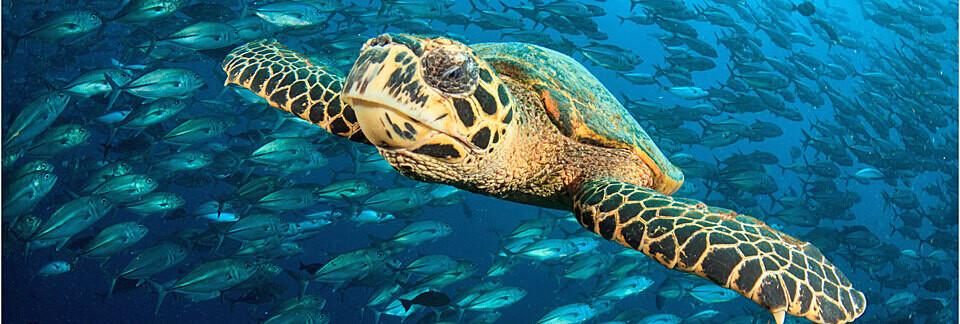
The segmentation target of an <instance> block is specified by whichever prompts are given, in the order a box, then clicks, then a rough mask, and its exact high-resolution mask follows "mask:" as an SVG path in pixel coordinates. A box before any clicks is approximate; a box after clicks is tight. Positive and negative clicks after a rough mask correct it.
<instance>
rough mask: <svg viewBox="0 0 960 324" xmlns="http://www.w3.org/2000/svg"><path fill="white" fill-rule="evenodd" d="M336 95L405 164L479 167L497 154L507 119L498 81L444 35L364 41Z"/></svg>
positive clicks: (507, 96)
mask: <svg viewBox="0 0 960 324" xmlns="http://www.w3.org/2000/svg"><path fill="white" fill-rule="evenodd" d="M342 95H343V98H344V101H345V102H346V103H347V104H349V105H350V106H352V107H356V113H357V119H358V121H359V123H360V126H361V128H362V129H364V130H365V131H364V135H366V136H367V138H368V139H369V140H370V142H371V143H373V144H374V145H376V146H378V147H379V148H380V149H382V150H384V151H389V152H393V153H397V154H402V155H404V156H405V157H406V162H405V163H413V164H417V163H421V164H433V163H443V164H448V165H449V164H454V165H471V164H477V163H478V162H479V161H482V160H484V159H485V158H486V157H487V156H489V155H491V154H493V152H495V151H496V149H497V146H498V145H497V144H498V143H499V142H502V140H501V138H502V137H504V136H508V135H507V133H508V128H509V126H510V125H511V121H512V120H513V119H512V109H513V99H512V95H511V93H510V92H509V88H508V87H507V85H506V84H505V83H504V82H503V80H501V79H500V78H499V77H497V75H496V72H495V71H494V70H493V69H492V67H491V66H490V65H489V64H487V63H486V62H484V61H483V60H482V59H480V58H479V57H478V56H477V55H475V54H474V53H473V50H472V49H470V47H467V46H466V45H463V44H461V43H459V42H456V41H452V40H449V39H445V38H434V39H426V38H418V37H414V36H408V35H381V36H378V37H376V38H374V39H371V40H369V41H368V42H367V43H366V45H365V46H364V47H363V49H362V50H361V53H360V57H359V58H358V59H357V62H356V63H355V64H354V67H353V69H352V70H351V71H350V74H349V75H348V77H347V79H346V81H345V83H344V87H343V94H342ZM494 138H496V141H494V140H492V139H494ZM418 161H419V162H418ZM417 169H418V168H416V167H414V166H408V167H404V168H402V170H401V171H403V170H417ZM409 172H415V171H409ZM428 178H430V179H432V180H439V181H442V180H444V179H435V178H436V177H428ZM446 180H452V179H446Z"/></svg>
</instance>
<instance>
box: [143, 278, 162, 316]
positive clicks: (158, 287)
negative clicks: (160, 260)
mask: <svg viewBox="0 0 960 324" xmlns="http://www.w3.org/2000/svg"><path fill="white" fill-rule="evenodd" d="M147 283H148V284H150V286H151V287H153V289H154V290H156V291H157V306H155V307H154V308H153V314H154V315H157V314H160V305H162V304H163V299H164V298H166V297H167V289H166V288H163V286H162V285H160V284H158V283H157V282H155V281H153V280H147Z"/></svg>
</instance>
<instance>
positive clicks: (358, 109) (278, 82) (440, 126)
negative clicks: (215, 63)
mask: <svg viewBox="0 0 960 324" xmlns="http://www.w3.org/2000/svg"><path fill="white" fill-rule="evenodd" d="M222 67H223V70H224V71H225V72H226V75H227V77H226V81H225V84H226V85H230V84H234V85H239V86H242V87H244V88H247V89H249V90H250V91H252V92H253V93H256V94H257V95H259V96H260V97H262V98H264V99H266V100H267V102H269V104H270V105H271V106H273V107H275V108H278V109H281V110H284V111H287V112H290V113H292V114H294V115H296V116H298V117H299V118H301V119H304V120H306V121H309V122H310V123H313V124H315V125H317V126H320V127H322V128H324V129H325V130H327V131H328V132H330V133H332V134H335V135H339V136H342V137H346V138H348V139H350V140H353V141H356V142H360V143H366V144H370V145H374V146H376V147H377V149H378V151H379V152H380V154H381V155H382V156H383V158H384V159H386V160H387V161H388V162H389V163H390V164H391V165H393V166H394V168H396V169H397V170H398V171H399V172H400V173H401V174H403V175H405V176H407V177H410V178H413V179H416V180H420V181H427V182H434V183H443V184H448V185H452V186H455V187H457V188H461V189H464V190H469V191H472V192H475V193H480V194H485V195H489V196H494V197H498V198H501V199H506V200H510V201H515V202H520V203H525V204H531V205H537V206H542V207H548V208H554V209H563V210H571V211H573V213H574V214H575V216H576V218H577V220H578V221H579V223H580V224H581V225H582V226H583V227H584V228H586V229H588V230H590V231H592V232H594V233H597V234H599V235H600V236H602V237H603V238H605V239H607V240H613V241H616V242H617V243H620V244H622V245H624V246H626V247H629V248H632V249H636V250H639V251H641V252H643V253H644V254H646V255H647V256H649V257H651V258H653V259H654V260H656V261H657V262H659V263H660V264H662V265H664V266H666V267H667V268H670V269H674V270H679V271H683V272H688V273H692V274H695V275H697V276H700V277H704V278H707V279H709V280H711V281H713V282H714V283H716V284H718V285H720V286H723V287H725V288H729V289H732V290H735V291H737V292H738V293H740V294H742V295H743V296H746V297H747V298H750V299H751V300H753V301H754V302H756V303H758V304H760V305H761V306H763V307H765V308H767V309H769V310H770V312H771V313H772V314H773V316H774V318H775V320H776V322H777V323H782V322H783V318H784V314H785V313H789V314H791V315H795V316H801V317H805V318H807V319H809V320H811V321H814V322H817V323H846V322H849V321H853V320H854V319H856V318H857V317H859V316H860V315H861V314H863V312H864V310H865V309H866V299H865V298H864V295H863V293H861V292H860V291H857V290H855V289H854V288H853V286H852V284H851V282H850V281H849V280H848V279H847V278H846V276H844V275H843V273H841V272H840V270H838V269H837V267H836V266H834V265H833V264H831V263H830V261H828V260H827V259H826V258H825V257H824V256H823V254H821V252H820V250H818V249H817V248H816V247H815V246H813V245H812V244H810V243H807V242H803V241H800V240H798V239H796V238H794V237H792V236H790V235H787V234H785V233H782V232H780V231H778V230H775V229H773V228H771V227H769V226H767V225H766V224H764V223H763V222H762V221H760V220H757V219H755V218H753V217H750V216H746V215H741V214H737V213H736V212H733V211H731V210H728V209H722V208H716V207H709V206H706V205H705V204H703V203H701V202H698V201H695V200H690V199H684V198H678V197H671V196H670V194H672V193H673V192H675V191H676V190H677V189H678V188H679V187H680V185H681V184H682V183H683V173H682V172H681V171H680V170H679V169H678V168H677V167H675V166H674V165H672V164H671V163H670V161H669V160H668V159H667V158H666V157H665V156H664V154H663V153H662V152H661V151H660V149H659V148H658V147H657V146H656V144H654V142H653V140H651V139H650V137H649V136H648V135H647V133H646V132H645V131H644V130H643V129H642V128H641V127H640V125H639V124H637V122H636V121H635V120H634V119H633V118H632V117H631V116H630V114H629V113H628V112H627V111H626V109H624V107H623V106H622V105H621V104H620V103H619V102H618V101H617V99H616V98H615V97H614V96H613V95H612V94H611V93H610V91H609V90H607V89H606V88H605V87H604V86H603V84H601V83H600V82H599V81H598V80H597V79H596V78H595V77H594V76H593V75H592V74H591V73H590V72H589V71H587V69H586V68H584V67H583V66H582V65H580V64H579V63H577V62H576V61H575V60H574V59H572V58H570V57H568V56H566V55H564V54H561V53H558V52H555V51H553V50H550V49H547V48H543V47H540V46H536V45H531V44H524V43H482V44H473V45H470V46H467V45H465V44H462V43H460V42H457V41H454V40H450V39H447V38H442V37H437V38H427V37H420V36H414V35H405V34H384V35H380V36H378V37H375V38H372V39H370V40H368V41H367V42H366V43H365V44H364V45H363V46H362V49H361V50H360V54H359V57H358V58H357V60H356V62H355V63H354V65H353V67H352V69H351V70H350V72H349V73H348V74H347V75H346V76H343V75H340V74H337V72H335V71H334V70H333V69H330V68H328V67H326V66H325V65H323V64H321V63H319V62H315V61H311V60H310V59H309V58H308V57H307V56H305V55H302V54H300V53H297V52H295V51H293V50H290V49H288V48H286V47H284V46H283V45H281V44H280V43H278V42H277V41H276V40H269V39H267V40H259V41H253V42H250V43H247V44H245V45H242V46H240V47H238V48H236V49H234V50H232V51H231V52H230V53H229V54H228V55H227V57H226V58H225V60H224V62H223V64H222Z"/></svg>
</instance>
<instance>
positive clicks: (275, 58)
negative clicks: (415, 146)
mask: <svg viewBox="0 0 960 324" xmlns="http://www.w3.org/2000/svg"><path fill="white" fill-rule="evenodd" d="M221 67H222V68H223V71H224V72H226V73H227V78H226V81H225V83H224V84H227V85H229V84H235V85H238V86H241V87H244V88H246V89H248V90H250V91H251V92H253V93H255V94H256V95H257V96H259V97H261V98H263V99H266V100H267V102H268V103H270V105H271V106H273V107H274V108H277V109H280V110H283V111H286V112H289V113H291V114H294V115H296V116H297V117H300V119H303V120H306V121H309V122H310V123H312V124H316V125H318V126H320V127H323V129H326V130H327V131H328V132H330V133H332V134H335V135H340V136H343V137H346V138H349V139H351V140H354V141H357V142H362V143H366V142H367V138H366V137H365V136H364V135H363V133H362V132H361V131H360V124H358V123H357V116H356V114H355V112H354V111H353V108H352V107H350V106H349V105H347V104H345V103H343V102H342V101H341V100H340V90H341V89H342V86H343V76H342V75H340V74H338V73H337V72H334V70H333V69H330V68H328V67H326V66H324V65H322V64H316V63H314V62H311V61H310V59H309V58H307V57H306V56H304V55H302V54H300V53H297V52H294V51H292V50H290V49H288V48H286V47H284V46H283V45H281V44H280V43H279V42H277V41H276V40H272V39H264V40H258V41H253V42H250V43H247V44H244V45H242V46H240V47H237V48H235V49H233V50H232V51H230V53H229V54H227V57H226V58H225V59H224V60H223V64H222V66H221Z"/></svg>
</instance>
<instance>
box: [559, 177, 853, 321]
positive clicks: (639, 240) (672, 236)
mask: <svg viewBox="0 0 960 324" xmlns="http://www.w3.org/2000/svg"><path fill="white" fill-rule="evenodd" d="M573 210H574V213H575V214H576V216H577V220H578V221H579V222H580V224H581V225H583V226H584V227H586V228H587V229H589V230H591V231H593V232H595V233H597V234H600V235H601V236H603V238H605V239H608V240H613V241H616V242H618V243H620V244H622V245H624V246H627V247H630V248H633V249H636V250H639V251H641V252H643V253H644V254H646V255H647V256H649V257H651V258H653V259H655V260H657V262H660V264H663V265H664V266H666V267H667V268H671V269H676V270H680V271H684V272H689V273H693V274H696V275H697V276H700V277H704V278H707V279H710V280H711V281H713V282H715V283H717V284H718V285H720V286H722V287H725V288H729V289H732V290H734V291H736V292H738V293H740V294H741V295H743V296H746V297H747V298H750V299H751V300H753V301H754V302H756V303H758V304H760V305H762V306H763V307H766V308H767V309H769V310H770V311H771V312H772V313H773V315H774V317H775V319H776V321H777V323H778V324H779V323H782V321H783V313H789V314H791V315H795V316H801V317H806V318H807V319H809V320H811V321H814V322H816V323H846V322H850V321H853V320H854V319H856V318H857V317H859V316H860V315H861V314H863V312H864V310H865V308H866V299H865V297H864V295H863V293H861V292H859V291H857V290H855V289H853V287H852V284H851V283H850V281H849V280H847V278H846V277H845V276H844V275H843V274H842V273H841V272H840V271H839V270H838V269H837V268H836V267H835V266H834V265H833V264H831V263H830V262H829V261H828V260H827V259H826V258H825V257H824V256H823V254H821V253H820V250H818V249H817V248H816V247H815V246H813V245H812V244H810V243H807V242H802V241H799V240H797V239H795V238H793V237H791V236H789V235H787V234H784V233H781V232H779V231H777V230H775V229H772V228H770V227H769V226H767V225H766V224H764V223H763V222H761V221H759V220H757V219H755V218H753V217H750V216H746V215H737V213H736V212H733V211H730V210H727V209H722V208H714V207H707V206H706V205H704V204H703V203H701V202H698V201H694V200H690V199H682V198H673V197H670V196H666V195H663V194H660V193H658V192H656V191H654V190H653V189H648V188H643V187H641V186H638V185H634V184H631V183H625V182H620V181H616V180H614V179H609V178H606V179H596V180H590V181H586V182H585V183H584V184H582V185H581V187H580V189H579V190H578V192H577V193H576V194H575V197H574V206H573Z"/></svg>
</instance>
